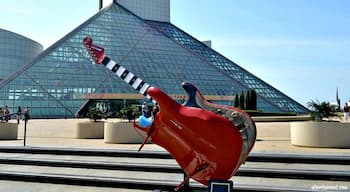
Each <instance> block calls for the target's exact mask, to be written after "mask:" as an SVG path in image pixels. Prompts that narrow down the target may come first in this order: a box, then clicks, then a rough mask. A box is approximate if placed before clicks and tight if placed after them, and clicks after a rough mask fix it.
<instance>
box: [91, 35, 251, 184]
mask: <svg viewBox="0 0 350 192" xmlns="http://www.w3.org/2000/svg"><path fill="white" fill-rule="evenodd" d="M84 45H85V47H86V48H87V50H88V51H89V53H90V55H91V56H92V57H93V59H94V61H95V62H96V63H98V64H103V65H105V66H106V67H107V68H108V69H109V70H111V71H112V72H113V73H115V74H116V75H117V76H118V77H120V78H121V79H123V80H124V81H125V82H126V83H128V84H129V85H131V86H132V87H133V88H134V89H135V90H137V91H138V92H139V93H141V94H143V95H145V96H148V97H151V98H152V99H154V100H155V101H156V102H157V103H158V104H159V107H160V111H159V112H158V113H157V115H156V116H155V118H154V120H153V122H152V123H151V125H149V126H146V127H141V126H140V125H138V124H136V123H134V126H135V127H136V128H138V129H140V130H142V131H145V132H146V133H147V137H146V138H145V140H144V142H143V144H142V145H141V147H140V149H139V150H141V148H142V147H143V145H144V143H146V142H147V141H148V140H149V139H151V141H152V143H154V144H158V145H160V146H162V147H163V148H165V149H166V150H167V151H168V152H169V153H170V154H171V155H172V156H173V158H174V159H175V160H176V161H177V163H178V164H179V165H180V166H181V168H182V169H183V170H184V172H185V173H186V175H187V178H186V179H185V180H184V181H183V182H182V183H181V184H179V186H178V187H177V188H176V189H175V190H178V189H179V188H180V187H182V186H183V184H184V183H185V182H186V181H188V180H189V179H190V178H192V179H194V180H196V181H198V182H200V183H202V184H204V185H207V184H208V181H209V180H214V179H215V180H216V179H218V180H228V179H230V178H231V177H232V176H233V175H234V174H235V173H236V171H237V170H238V168H239V167H240V165H241V164H242V163H244V161H245V159H246V158H247V156H248V154H249V152H250V151H251V149H252V148H253V146H254V143H255V139H256V127H255V123H254V121H253V120H252V118H251V117H250V116H249V115H248V114H247V113H245V112H243V111H241V110H239V109H237V108H233V107H230V106H225V105H217V104H213V103H210V102H208V101H207V100H206V99H205V98H204V97H203V95H202V94H201V92H200V91H199V90H198V89H197V87H195V86H194V85H193V84H191V83H188V82H185V83H183V84H182V87H183V88H184V90H185V92H186V100H185V102H184V103H183V104H182V105H181V104H179V103H177V102H176V101H175V100H173V99H172V98H171V97H169V96H168V95H167V94H166V93H164V92H163V91H162V90H160V89H159V88H157V87H152V86H150V85H149V84H147V83H145V82H144V81H143V80H141V79H140V78H139V77H137V76H136V75H134V74H133V73H131V72H129V71H128V70H127V69H125V68H124V67H122V66H120V65H119V64H117V63H116V62H115V61H113V60H111V59H110V58H109V57H107V56H105V54H104V49H103V48H102V47H99V46H97V45H94V44H92V39H91V38H90V37H85V38H84Z"/></svg>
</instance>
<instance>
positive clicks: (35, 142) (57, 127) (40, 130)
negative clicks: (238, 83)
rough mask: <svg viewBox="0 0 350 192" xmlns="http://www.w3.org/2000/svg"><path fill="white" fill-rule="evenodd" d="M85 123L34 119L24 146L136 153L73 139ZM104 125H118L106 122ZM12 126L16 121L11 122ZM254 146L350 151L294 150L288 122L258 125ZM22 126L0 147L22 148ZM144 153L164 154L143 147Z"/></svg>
mask: <svg viewBox="0 0 350 192" xmlns="http://www.w3.org/2000/svg"><path fill="white" fill-rule="evenodd" d="M83 121H89V120H88V119H33V120H30V121H29V122H28V124H27V139H26V146H31V147H59V148H60V147H62V148H93V149H96V148H97V149H130V150H137V149H138V147H139V144H107V143H104V140H103V139H76V138H75V127H76V124H77V123H78V122H83ZM107 121H120V120H119V119H108V120H107ZM10 122H11V123H15V122H16V121H15V120H10ZM256 125H257V139H258V140H257V142H256V143H255V146H254V148H253V151H252V152H272V153H273V152H276V153H305V154H326V155H332V154H334V155H350V149H337V148H313V147H299V146H293V145H291V143H290V131H289V126H288V122H257V123H256ZM349 128H350V124H349ZM23 132H24V122H23V121H22V122H21V123H20V124H19V128H18V140H0V146H23ZM144 150H164V149H163V148H161V147H159V146H157V145H154V144H146V146H145V147H144Z"/></svg>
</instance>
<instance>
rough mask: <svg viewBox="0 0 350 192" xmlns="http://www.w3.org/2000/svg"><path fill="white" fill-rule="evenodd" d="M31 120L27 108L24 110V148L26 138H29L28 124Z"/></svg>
mask: <svg viewBox="0 0 350 192" xmlns="http://www.w3.org/2000/svg"><path fill="white" fill-rule="evenodd" d="M29 119H30V114H29V108H28V107H26V109H25V110H24V143H23V146H26V138H27V122H28V120H29Z"/></svg>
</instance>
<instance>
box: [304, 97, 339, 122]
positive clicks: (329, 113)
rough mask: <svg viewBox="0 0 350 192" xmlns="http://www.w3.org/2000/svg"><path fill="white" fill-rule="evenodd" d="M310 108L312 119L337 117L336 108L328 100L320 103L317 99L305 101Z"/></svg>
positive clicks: (319, 119)
mask: <svg viewBox="0 0 350 192" xmlns="http://www.w3.org/2000/svg"><path fill="white" fill-rule="evenodd" d="M307 105H308V107H309V108H310V109H311V117H312V119H313V120H314V121H322V120H323V118H330V117H338V114H337V113H336V112H335V111H336V109H335V107H334V106H332V105H331V104H330V103H329V102H322V103H320V102H319V101H318V100H316V101H313V100H311V101H310V102H308V103H307Z"/></svg>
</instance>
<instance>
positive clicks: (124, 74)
mask: <svg viewBox="0 0 350 192" xmlns="http://www.w3.org/2000/svg"><path fill="white" fill-rule="evenodd" d="M102 64H103V65H104V66H106V68H108V69H109V70H111V71H112V72H113V73H114V74H116V75H117V76H118V77H120V78H121V79H122V80H124V81H125V82H126V83H127V84H129V85H131V87H132V88H134V89H135V90H136V91H138V92H139V93H141V94H142V95H144V96H146V97H147V98H148V99H150V96H149V95H148V94H147V90H148V88H149V87H151V86H150V85H149V84H148V83H146V82H144V81H143V80H142V79H140V78H139V77H137V76H136V75H134V74H133V73H132V72H130V71H128V70H127V69H126V68H125V67H123V66H120V65H119V64H118V63H117V62H115V61H113V60H112V59H110V58H109V57H107V56H105V57H104V59H103V60H102Z"/></svg>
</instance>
